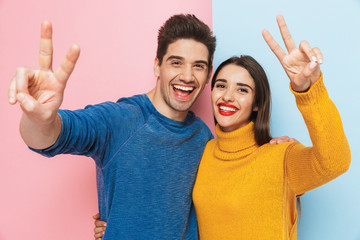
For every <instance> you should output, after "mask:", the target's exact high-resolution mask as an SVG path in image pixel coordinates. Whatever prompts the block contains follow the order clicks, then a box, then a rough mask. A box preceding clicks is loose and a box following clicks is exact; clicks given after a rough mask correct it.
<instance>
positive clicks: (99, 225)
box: [93, 213, 106, 240]
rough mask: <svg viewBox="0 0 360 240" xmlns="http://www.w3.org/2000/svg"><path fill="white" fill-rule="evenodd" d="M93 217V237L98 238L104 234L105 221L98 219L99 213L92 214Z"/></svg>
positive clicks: (97, 239) (98, 239)
mask: <svg viewBox="0 0 360 240" xmlns="http://www.w3.org/2000/svg"><path fill="white" fill-rule="evenodd" d="M93 219H94V220H95V222H94V223H95V228H94V237H95V240H100V239H101V238H102V237H103V236H104V234H105V229H106V222H104V221H101V220H100V214H99V213H97V214H96V215H94V216H93Z"/></svg>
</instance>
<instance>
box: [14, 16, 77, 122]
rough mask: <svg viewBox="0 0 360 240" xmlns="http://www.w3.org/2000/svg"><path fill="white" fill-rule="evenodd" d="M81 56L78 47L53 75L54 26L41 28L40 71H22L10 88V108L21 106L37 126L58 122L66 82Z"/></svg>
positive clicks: (42, 25)
mask: <svg viewBox="0 0 360 240" xmlns="http://www.w3.org/2000/svg"><path fill="white" fill-rule="evenodd" d="M79 55H80V48H79V46H78V45H75V44H74V45H73V46H71V47H70V49H69V50H68V52H67V54H66V57H65V59H64V60H63V62H62V63H61V65H60V67H59V68H58V69H57V70H56V72H53V70H52V58H53V45H52V26H51V23H50V22H48V21H44V22H43V23H42V24H41V39H40V53H39V68H38V69H32V68H28V67H21V68H18V69H17V71H16V75H15V77H14V78H13V79H12V81H11V83H10V87H9V93H8V97H9V102H10V104H15V103H16V102H19V103H20V106H21V108H22V110H23V112H24V114H25V115H26V116H27V117H28V118H29V119H31V120H32V121H34V122H38V123H40V124H41V123H47V122H51V121H54V119H55V117H56V115H57V111H58V109H59V108H60V105H61V103H62V100H63V95H64V90H65V87H66V82H67V80H68V79H69V77H70V74H71V73H72V71H73V70H74V67H75V64H76V61H77V59H78V58H79Z"/></svg>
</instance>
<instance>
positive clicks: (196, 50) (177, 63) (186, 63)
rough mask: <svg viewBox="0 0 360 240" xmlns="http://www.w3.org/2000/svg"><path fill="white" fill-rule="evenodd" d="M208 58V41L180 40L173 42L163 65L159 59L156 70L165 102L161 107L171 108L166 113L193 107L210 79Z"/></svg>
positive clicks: (156, 62)
mask: <svg viewBox="0 0 360 240" xmlns="http://www.w3.org/2000/svg"><path fill="white" fill-rule="evenodd" d="M208 57H209V52H208V50H207V48H206V46H205V45H204V44H202V43H200V42H197V41H195V40H192V39H179V40H177V41H175V42H173V43H171V44H169V46H168V49H167V52H166V54H165V55H164V57H163V60H162V63H161V65H159V61H158V59H156V60H155V65H154V72H155V76H156V77H157V78H158V83H157V85H158V86H157V87H160V92H161V96H162V99H161V100H162V101H163V104H161V105H162V106H161V107H164V108H167V109H165V111H166V112H169V111H170V112H171V111H172V112H174V111H175V112H186V111H188V110H189V109H190V107H191V106H192V105H193V103H194V102H195V100H196V99H197V98H198V97H199V95H200V93H201V92H202V90H203V89H204V87H205V85H206V83H207V82H208V80H209V75H210V74H209V71H208V70H209V69H208V68H209V67H210V66H209V65H210V63H208ZM163 110H164V109H163ZM170 115H171V114H170Z"/></svg>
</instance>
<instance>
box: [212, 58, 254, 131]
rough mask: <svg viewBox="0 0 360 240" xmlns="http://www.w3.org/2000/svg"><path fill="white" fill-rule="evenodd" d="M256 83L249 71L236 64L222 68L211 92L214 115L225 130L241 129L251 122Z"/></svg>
mask: <svg viewBox="0 0 360 240" xmlns="http://www.w3.org/2000/svg"><path fill="white" fill-rule="evenodd" d="M254 99H255V83H254V80H253V79H252V77H251V76H250V74H249V73H248V71H247V70H246V69H245V68H243V67H240V66H237V65H235V64H229V65H226V66H225V67H223V69H221V70H220V72H219V74H218V75H217V77H216V80H215V85H214V88H213V90H212V92H211V101H212V107H213V112H214V116H215V118H216V121H217V122H218V124H219V125H220V128H221V130H222V131H224V132H231V131H234V130H236V129H239V128H241V127H243V126H245V125H247V124H248V123H249V122H250V116H251V113H252V112H253V111H257V107H255V108H254V107H253V103H254Z"/></svg>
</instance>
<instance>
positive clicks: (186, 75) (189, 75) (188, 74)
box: [180, 66, 194, 82]
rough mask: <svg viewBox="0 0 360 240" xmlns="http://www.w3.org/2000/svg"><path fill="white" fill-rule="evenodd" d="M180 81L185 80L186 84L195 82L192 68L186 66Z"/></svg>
mask: <svg viewBox="0 0 360 240" xmlns="http://www.w3.org/2000/svg"><path fill="white" fill-rule="evenodd" d="M180 80H183V81H184V82H192V81H194V74H193V69H192V67H190V66H186V67H185V68H184V69H183V71H182V73H181V76H180Z"/></svg>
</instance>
